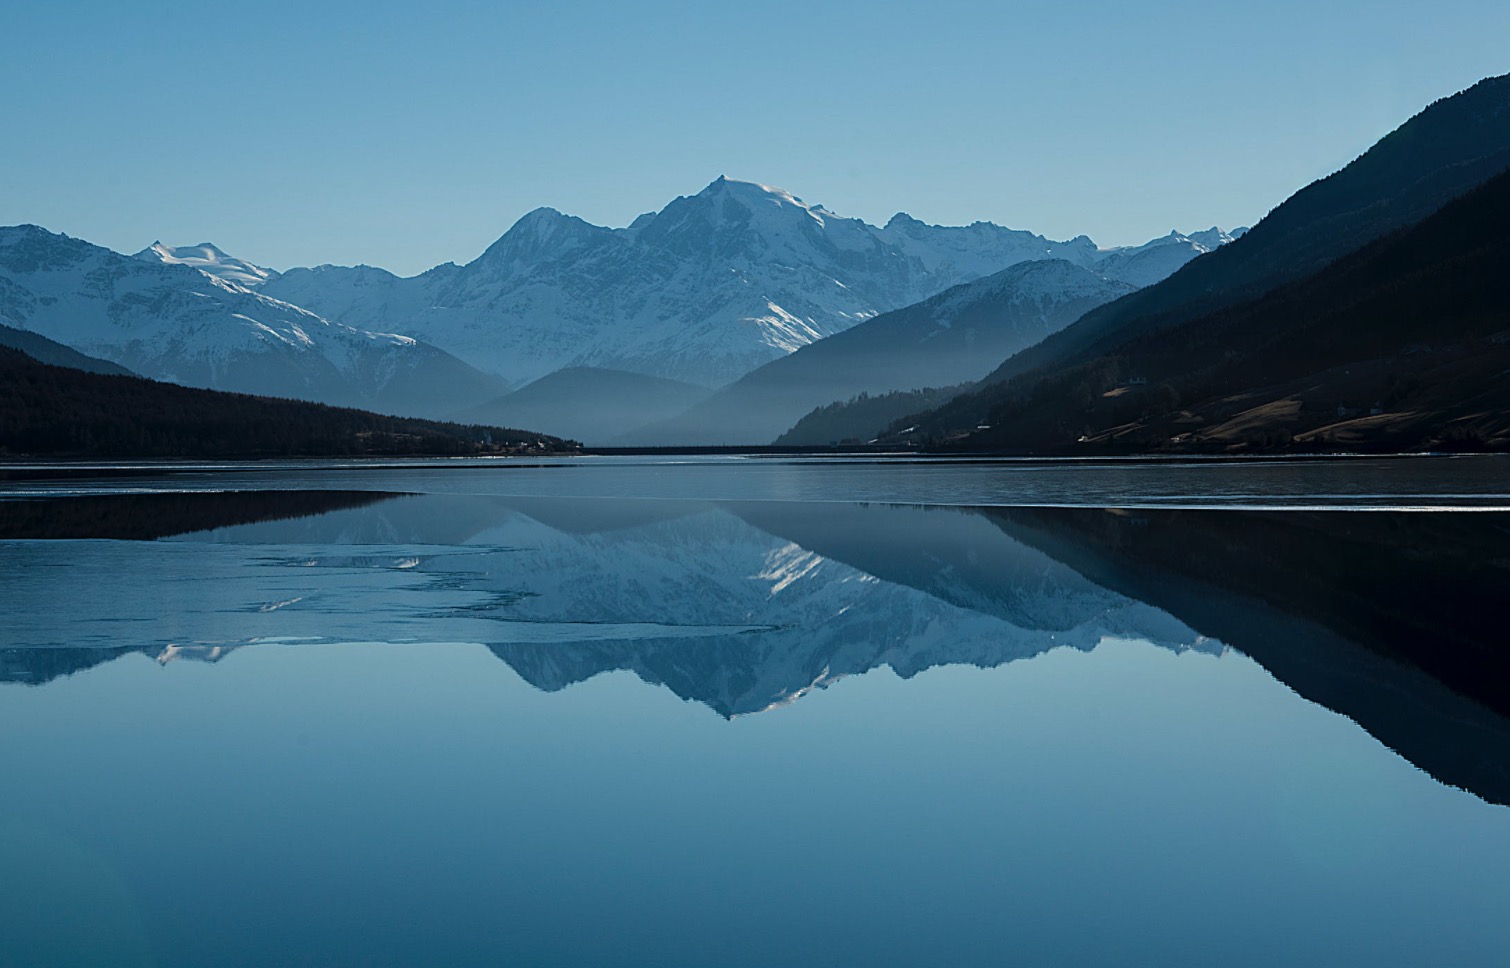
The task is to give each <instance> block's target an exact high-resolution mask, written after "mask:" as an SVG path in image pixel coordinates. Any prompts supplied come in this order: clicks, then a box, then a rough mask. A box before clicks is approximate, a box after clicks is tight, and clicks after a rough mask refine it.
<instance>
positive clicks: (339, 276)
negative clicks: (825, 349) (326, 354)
mask: <svg viewBox="0 0 1510 968" xmlns="http://www.w3.org/2000/svg"><path fill="white" fill-rule="evenodd" d="M1195 254H1196V252H1195V251H1194V249H1191V250H1190V253H1189V256H1188V257H1190V258H1193V257H1194V255H1195ZM1106 255H1107V254H1106V253H1103V252H1101V251H1100V250H1098V249H1097V248H1096V246H1095V244H1094V243H1093V242H1091V240H1090V239H1087V238H1085V237H1083V236H1082V237H1079V238H1076V239H1073V240H1071V241H1068V242H1054V241H1051V240H1049V239H1046V238H1044V237H1043V236H1039V235H1034V234H1033V233H1030V232H1023V231H1016V230H1012V229H1006V228H1002V227H1001V226H997V225H992V224H990V223H986V222H977V223H975V224H973V225H969V226H964V227H957V228H945V227H939V226H932V225H926V224H924V223H922V222H920V221H918V220H916V219H913V218H910V217H909V216H906V215H897V216H896V217H894V218H892V219H891V221H890V222H888V223H887V225H886V226H885V227H884V228H876V227H875V226H872V225H868V224H866V223H865V222H863V221H861V220H859V219H855V218H846V217H844V216H840V215H835V214H834V213H832V212H829V211H828V210H826V209H825V208H823V207H822V206H821V205H809V204H807V203H805V202H803V201H802V200H801V199H799V198H797V197H796V196H794V195H792V194H790V193H789V192H786V191H783V190H781V189H776V188H769V187H767V186H763V185H757V184H753V183H750V182H739V181H731V180H729V179H726V178H719V179H718V180H716V181H714V182H713V183H712V184H711V185H709V186H708V187H707V188H705V189H703V190H702V191H701V192H699V193H697V194H696V195H691V196H685V197H681V198H677V199H675V200H674V201H672V202H671V203H670V204H668V205H667V206H666V207H665V208H664V209H662V210H661V211H659V212H656V213H650V214H647V215H644V216H641V217H640V218H638V219H636V220H635V221H634V223H633V224H632V225H630V226H629V227H628V228H623V229H609V228H603V227H600V226H596V225H591V224H589V223H587V222H584V221H583V220H581V219H578V218H574V217H572V216H569V215H563V214H561V213H560V212H557V211H555V210H554V209H549V208H541V209H536V210H535V211H533V212H530V213H529V214H528V215H525V216H524V217H523V218H521V219H520V220H519V221H518V222H517V223H516V224H515V225H514V226H513V227H512V228H511V229H509V231H508V232H507V233H506V234H505V235H504V236H503V237H502V238H500V239H499V240H498V241H497V242H495V243H494V244H493V245H492V246H491V247H489V248H488V250H487V251H486V252H484V253H483V254H482V255H481V256H479V257H478V258H477V259H476V260H475V261H473V262H471V263H469V264H467V265H465V266H460V267H458V266H454V265H450V264H447V265H445V266H440V267H437V268H436V269H432V270H431V271H429V272H427V273H424V274H422V275H420V276H416V277H414V278H411V279H401V278H399V277H397V276H394V275H392V274H391V273H387V272H384V271H383V270H380V269H373V268H371V267H356V268H350V269H348V268H342V267H336V266H322V267H319V268H315V269H291V270H289V271H288V272H286V273H284V274H283V275H282V276H280V277H278V278H276V279H273V280H270V281H269V282H268V283H267V284H266V287H265V291H267V292H268V293H269V294H271V295H275V296H278V297H279V298H282V299H287V300H289V301H290V302H293V303H296V304H298V305H301V306H307V307H309V308H310V309H312V310H314V311H316V312H319V313H321V314H322V315H324V316H326V317H328V318H330V319H335V320H339V321H341V322H344V323H347V324H349V325H353V326H359V327H364V328H376V329H381V330H384V331H391V332H400V333H406V334H410V335H413V336H417V337H419V338H421V339H425V340H427V341H429V342H432V343H434V344H435V345H437V346H440V347H443V348H444V349H446V350H448V351H450V352H452V353H455V354H456V355H458V356H460V357H461V358H463V359H466V360H467V361H469V362H471V363H472V364H474V365H476V366H479V367H481V368H483V369H485V370H489V371H491V372H495V373H498V374H500V375H502V376H504V377H506V378H508V379H510V380H527V379H532V378H534V377H538V376H541V375H543V374H545V373H548V372H550V371H553V370H556V369H559V368H561V367H565V366H597V367H607V368H613V369H621V370H631V371H635V372H641V373H648V374H652V375H656V376H663V377H670V378H673V379H678V380H683V381H686V382H689V383H696V384H701V385H704V386H714V385H718V384H722V383H727V382H729V381H730V380H733V379H735V378H737V377H738V376H740V375H742V374H744V373H746V372H748V371H750V370H752V369H754V368H755V367H757V366H759V365H761V364H763V363H766V362H769V361H770V360H773V359H777V358H779V357H781V356H783V355H785V354H787V353H790V352H792V351H794V350H796V349H798V348H800V347H802V346H806V345H808V344H811V343H813V342H815V341H817V340H820V339H822V338H824V337H826V336H829V335H831V334H833V333H837V332H840V331H842V330H844V329H847V328H849V327H850V326H852V325H854V324H855V323H857V322H860V321H862V320H865V319H869V318H870V317H872V316H875V315H876V314H878V313H882V312H886V311H888V310H892V309H897V308H900V307H902V306H906V305H910V304H911V303H915V302H917V301H919V300H921V299H924V298H926V297H928V296H931V295H933V294H935V293H938V292H941V291H943V290H944V289H947V288H949V287H950V286H953V285H956V284H958V283H961V282H966V281H969V280H972V279H976V278H979V277H981V276H984V275H988V274H990V273H993V272H998V271H1000V270H1001V269H1003V268H1006V267H1007V266H1010V265H1014V264H1016V263H1019V262H1023V261H1027V260H1032V259H1065V260H1068V261H1070V262H1073V263H1075V264H1077V265H1091V264H1094V263H1096V262H1098V261H1099V260H1101V259H1102V258H1104V257H1106ZM1129 258H1130V257H1129Z"/></svg>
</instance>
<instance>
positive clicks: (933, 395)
mask: <svg viewBox="0 0 1510 968" xmlns="http://www.w3.org/2000/svg"><path fill="white" fill-rule="evenodd" d="M968 386H969V384H964V385H960V386H953V387H925V388H924V389H921V390H897V391H895V392H892V393H877V394H874V395H872V394H869V393H862V394H860V395H858V396H855V397H852V398H850V399H849V400H843V401H838V402H835V403H831V404H829V405H828V406H826V407H817V408H815V409H814V410H813V411H812V412H811V413H809V414H808V415H807V416H805V417H803V418H802V419H801V420H799V421H797V423H796V424H795V425H793V427H792V429H791V430H788V431H787V432H786V433H784V434H782V435H781V436H780V437H777V438H776V444H775V446H777V447H808V446H823V445H825V444H834V445H843V444H865V443H869V442H870V441H872V440H873V439H874V438H875V437H876V435H877V434H879V433H881V431H882V430H884V429H885V428H887V427H889V426H891V424H892V422H893V421H895V420H899V419H901V418H902V417H905V416H906V415H907V414H910V413H921V412H922V411H924V410H932V409H933V408H935V407H939V406H942V405H943V404H945V403H947V402H949V401H950V400H952V399H953V398H954V397H956V396H958V395H959V394H960V393H962V392H964V391H965V390H966V389H967V388H968Z"/></svg>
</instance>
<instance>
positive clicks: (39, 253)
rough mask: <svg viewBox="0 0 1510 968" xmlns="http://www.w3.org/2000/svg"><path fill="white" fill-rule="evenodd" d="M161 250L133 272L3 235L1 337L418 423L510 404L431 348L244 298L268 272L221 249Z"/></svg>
mask: <svg viewBox="0 0 1510 968" xmlns="http://www.w3.org/2000/svg"><path fill="white" fill-rule="evenodd" d="M161 248H162V251H161V252H159V251H158V250H157V248H156V247H154V248H153V249H149V250H148V251H147V253H144V254H143V256H142V257H138V258H130V257H127V256H123V255H120V254H118V253H115V252H112V251H110V250H109V249H104V248H101V247H99V246H96V245H91V244H89V243H88V242H84V241H81V240H78V239H71V238H69V237H68V236H65V235H54V234H53V233H51V232H47V231H46V230H44V229H40V228H37V227H36V226H15V227H9V228H0V323H4V324H6V325H10V326H14V327H16V328H18V329H24V330H29V331H31V332H35V333H39V334H41V335H43V336H46V337H48V338H50V339H53V340H56V341H58V342H60V343H63V344H65V345H68V346H70V347H73V348H74V349H76V350H79V351H81V352H84V353H87V354H89V355H91V356H97V357H101V358H103V359H107V360H111V361H113V362H116V363H119V364H121V365H123V366H125V367H127V368H129V369H131V370H133V371H135V372H137V373H139V374H141V375H143V376H148V377H152V378H154V379H159V380H167V381H169V382H173V383H182V384H186V385H189V386H199V387H208V388H211V389H216V390H235V391H241V392H247V393H261V394H270V395H276V396H288V397H297V398H301V399H307V400H318V401H321V402H325V403H335V404H342V405H351V406H365V407H369V408H372V409H378V410H387V411H390V412H412V413H420V414H444V413H449V412H451V411H453V410H455V409H456V406H457V405H458V404H459V402H460V401H464V400H477V399H487V398H488V397H490V396H495V395H496V394H497V392H498V391H499V386H498V383H497V381H496V380H494V379H492V378H490V377H487V376H485V375H483V374H481V373H479V372H477V371H475V370H473V369H472V368H470V367H468V366H467V365H466V364H463V363H462V362H461V361H460V360H457V359H455V358H454V357H451V356H450V355H449V354H446V353H444V352H442V351H440V350H437V349H435V348H434V347H432V346H429V345H426V344H423V343H420V342H418V341H416V340H414V339H412V338H410V337H407V336H397V335H388V334H383V333H374V332H366V331H363V330H358V329H353V328H351V327H349V326H344V325H340V324H337V323H332V322H330V321H328V320H326V319H323V318H321V317H320V316H317V315H315V314H314V313H311V312H308V311H306V310H304V309H300V308H299V307H297V306H294V305H291V304H289V303H287V302H283V301H281V300H278V299H274V298H272V297H270V296H268V295H266V294H264V293H262V292H259V291H253V290H251V289H248V288H246V287H245V286H242V285H240V284H238V283H237V282H235V281H234V280H233V277H235V276H236V275H240V274H243V272H244V271H251V270H254V269H255V268H256V267H251V266H250V264H249V263H243V262H241V261H240V260H232V259H229V257H225V256H224V254H223V253H221V252H220V251H219V250H218V249H215V248H214V247H213V246H202V247H196V248H195V250H194V251H196V252H199V253H200V254H199V255H198V256H190V255H185V254H184V252H185V250H182V249H179V250H170V249H167V247H161ZM175 253H177V254H175ZM149 255H150V256H152V258H148V257H147V256H149ZM196 261H199V262H203V263H204V264H203V265H196V264H195V263H196ZM257 271H262V270H257Z"/></svg>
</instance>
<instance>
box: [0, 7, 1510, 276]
mask: <svg viewBox="0 0 1510 968" xmlns="http://www.w3.org/2000/svg"><path fill="white" fill-rule="evenodd" d="M0 37H3V38H5V41H4V46H5V55H4V57H0V224H15V223H20V222H34V223H37V224H40V225H43V226H45V227H47V228H49V229H52V230H54V231H59V232H66V233H67V234H69V235H73V236H76V237H80V238H85V239H88V240H90V241H92V242H96V243H99V244H101V245H106V246H109V247H111V248H113V249H117V250H119V251H124V252H134V251H137V250H139V249H141V248H143V247H145V246H146V245H148V244H149V243H151V242H153V241H154V240H158V239H161V240H162V241H165V242H168V243H169V244H173V245H186V244H191V243H198V242H206V241H208V242H214V243H216V244H218V245H219V246H221V247H222V248H223V249H225V250H227V251H228V252H231V253H232V254H234V255H237V256H240V257H241V258H245V259H249V260H251V261H253V262H256V263H259V264H262V265H267V266H271V267H274V268H279V269H284V268H288V267H290V266H293V265H314V264H320V263H337V264H357V263H366V264H370V265H380V266H384V267H386V268H389V269H392V270H394V271H396V272H400V273H402V274H406V275H407V274H412V273H415V272H419V271H422V270H423V269H426V268H428V267H430V266H432V265H435V264H437V263H441V262H446V261H455V262H467V261H469V260H471V259H473V258H475V257H476V256H477V255H478V254H479V253H481V251H482V250H483V249H484V248H485V247H486V246H487V245H488V244H489V243H490V242H492V241H493V240H494V239H496V238H497V237H498V236H499V235H501V234H503V232H504V231H505V230H507V228H508V227H509V226H510V225H511V224H512V223H513V222H514V221H515V220H516V219H517V218H518V217H519V216H521V215H523V214H524V213H525V212H528V211H530V210H531V209H534V208H537V207H540V206H550V207H553V208H556V209H560V210H561V211H564V212H567V213H570V214H573V215H578V216H581V217H583V218H585V219H587V220H588V221H591V222H595V223H598V224H604V225H615V226H617V225H625V224H628V222H629V221H631V220H632V219H633V218H634V217H635V216H636V215H637V214H639V213H641V212H645V211H650V210H655V209H659V208H661V207H663V206H664V205H665V204H666V203H667V202H668V201H670V200H671V199H672V198H674V197H676V196H678V195H689V194H693V193H695V192H697V191H699V190H701V189H702V188H703V187H704V186H705V185H707V184H708V183H709V182H710V181H712V180H713V179H714V178H716V177H717V176H719V175H727V176H729V177H731V178H739V179H745V180H749V181H757V182H762V183H764V184H769V185H776V186H779V187H782V188H786V189H788V190H790V191H791V192H793V193H794V194H796V195H799V196H801V197H802V198H804V199H805V200H807V201H808V202H810V203H822V204H823V205H824V206H825V207H827V208H828V209H829V210H831V211H834V212H837V213H840V214H843V215H854V216H859V217H861V218H864V219H866V220H867V221H870V222H874V223H877V224H881V223H884V222H885V220H886V219H887V218H889V217H890V216H891V215H892V214H893V213H895V212H897V211H905V212H908V213H909V214H911V215H913V216H914V217H917V218H920V219H923V220H924V221H927V222H932V223H937V224H964V223H968V222H972V221H976V220H986V221H993V222H997V223H999V224H1003V225H1008V226H1011V227H1013V228H1022V229H1029V230H1032V231H1035V232H1040V233H1043V234H1045V235H1048V236H1050V237H1051V238H1056V239H1062V238H1069V237H1073V236H1075V235H1080V234H1086V235H1089V236H1091V237H1092V238H1093V239H1095V240H1096V241H1097V242H1098V243H1099V244H1101V245H1103V246H1109V245H1123V244H1135V243H1138V242H1142V241H1146V240H1147V239H1149V238H1152V237H1154V236H1157V235H1162V234H1165V233H1166V232H1168V231H1169V230H1170V229H1173V228H1178V229H1181V230H1185V231H1193V230H1197V229H1203V228H1207V227H1209V226H1211V225H1221V226H1223V227H1232V226H1235V225H1240V224H1251V223H1252V222H1254V221H1256V220H1257V219H1259V218H1261V217H1262V216H1263V215H1264V213H1265V212H1267V211H1268V210H1269V209H1271V208H1273V207H1274V206H1275V205H1277V204H1278V203H1279V202H1281V201H1283V200H1284V198H1285V197H1287V196H1288V195H1289V194H1291V193H1292V192H1294V191H1295V190H1296V189H1298V188H1300V187H1301V186H1303V185H1304V184H1306V183H1308V182H1310V181H1312V180H1314V179H1316V178H1318V177H1321V176H1323V175H1325V174H1328V173H1329V172H1331V171H1334V170H1335V169H1337V168H1339V167H1341V166H1342V165H1345V164H1346V163H1347V162H1349V161H1350V160H1352V159H1353V158H1354V157H1356V156H1357V155H1358V154H1360V153H1361V152H1362V151H1363V150H1365V149H1366V148H1367V147H1368V146H1369V145H1370V144H1371V143H1372V142H1374V141H1375V140H1377V139H1378V138H1379V137H1380V136H1382V135H1383V134H1385V133H1387V132H1388V131H1390V130H1391V129H1393V128H1394V127H1396V126H1398V125H1399V124H1400V123H1401V122H1403V121H1405V120H1406V119H1407V118H1409V117H1410V116H1411V115H1412V114H1414V113H1416V112H1417V111H1419V110H1420V109H1421V108H1423V107H1424V106H1425V105H1426V104H1428V103H1430V102H1431V101H1432V100H1434V99H1436V98H1439V97H1444V96H1447V95H1449V94H1452V93H1454V92H1456V91H1458V90H1460V89H1462V88H1464V87H1467V86H1469V85H1471V84H1472V83H1473V82H1475V81H1476V80H1478V79H1480V78H1482V77H1485V76H1489V75H1494V74H1502V73H1506V72H1510V4H1507V3H1504V2H1503V0H1495V2H1452V0H1443V2H1438V3H1433V4H1430V5H1425V4H1421V3H1419V2H1396V0H1372V2H1367V3H1361V2H1348V0H1331V2H1327V3H1317V2H1315V0H1308V2H1304V3H1299V2H1289V0H1275V2H1267V3H1263V4H1259V3H1242V4H1235V3H1213V2H1210V0H1202V2H1158V0H1149V2H1142V3H1128V2H1126V0H1119V2H1114V3H1113V2H1101V0H1079V2H1076V3H1073V4H1067V3H1053V2H1048V0H1038V2H1034V3H1013V2H989V0H934V2H931V3H926V4H924V3H915V4H914V3H907V4H903V3H890V2H886V0H869V2H825V0H806V2H751V3H717V2H707V0H703V2H697V3H684V2H660V0H651V2H639V3H633V2H631V3H625V2H599V0H587V2H581V3H569V2H557V3H521V2H515V3H456V2H445V0H435V2H429V3H425V4H418V3H413V2H409V3H397V2H389V0H371V2H367V3H363V4H354V3H352V4H336V3H321V2H317V0H316V2H304V3H285V2H282V0H268V2H262V3H258V4H255V5H247V6H227V5H224V4H213V5H212V4H196V3H191V2H182V0H180V2H177V3H172V4H165V3H156V2H150V0H138V2H133V3H120V2H118V0H109V2H98V0H79V2H74V3H57V2H56V0H52V2H33V0H6V2H5V3H4V4H3V5H0Z"/></svg>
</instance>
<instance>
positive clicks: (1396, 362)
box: [894, 172, 1510, 453]
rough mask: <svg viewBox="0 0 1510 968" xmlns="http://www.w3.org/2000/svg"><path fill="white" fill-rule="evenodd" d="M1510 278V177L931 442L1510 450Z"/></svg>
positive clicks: (969, 409)
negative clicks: (1509, 276) (1295, 278)
mask: <svg viewBox="0 0 1510 968" xmlns="http://www.w3.org/2000/svg"><path fill="white" fill-rule="evenodd" d="M1233 244H1234V245H1236V244H1237V243H1233ZM1507 265H1510V172H1507V173H1505V174H1501V175H1499V176H1497V177H1495V178H1493V179H1491V180H1490V181H1489V182H1487V183H1486V184H1484V185H1482V186H1480V187H1479V188H1478V189H1476V190H1474V191H1472V192H1470V193H1469V194H1467V195H1465V196H1464V197H1462V198H1459V199H1457V200H1456V201H1454V202H1452V203H1450V204H1448V205H1447V206H1446V207H1444V208H1443V209H1442V210H1441V211H1439V212H1437V213H1436V214H1434V215H1432V216H1431V217H1429V218H1427V219H1426V220H1424V221H1422V222H1420V223H1419V224H1417V225H1415V226H1413V227H1411V228H1408V229H1405V230H1402V231H1399V232H1396V233H1394V234H1393V235H1390V236H1387V237H1385V238H1383V239H1380V240H1377V241H1375V242H1373V243H1371V244H1370V245H1368V246H1366V247H1364V248H1363V249H1362V250H1360V251H1358V252H1355V253H1353V254H1351V255H1349V256H1346V257H1344V258H1342V259H1339V260H1337V261H1336V262H1334V263H1332V264H1331V265H1329V266H1327V267H1326V268H1325V269H1323V270H1321V271H1320V272H1318V273H1316V274H1314V275H1312V276H1310V277H1308V278H1306V279H1302V280H1299V281H1296V282H1292V283H1289V284H1287V285H1284V286H1280V287H1278V288H1276V289H1274V290H1272V291H1270V292H1269V293H1267V294H1265V295H1264V296H1262V297H1260V298H1257V299H1253V300H1249V301H1247V302H1244V303H1241V304H1238V305H1235V306H1231V307H1227V308H1225V309H1222V310H1218V311H1215V312H1212V313H1208V314H1206V315H1204V316H1202V317H1199V318H1197V319H1194V320H1191V321H1189V322H1186V323H1183V324H1180V325H1176V326H1170V327H1166V328H1162V329H1159V330H1156V331H1152V332H1147V333H1143V334H1141V335H1137V336H1134V337H1131V338H1129V339H1127V340H1126V341H1124V342H1122V343H1120V344H1119V345H1117V346H1115V347H1114V348H1113V349H1112V350H1110V351H1108V352H1105V353H1102V354H1100V355H1097V356H1095V357H1092V358H1091V359H1089V360H1086V361H1083V362H1080V363H1076V364H1072V365H1066V366H1061V367H1058V368H1050V369H1046V370H1043V371H1038V372H1035V373H1030V374H1026V375H1024V376H1023V377H1021V378H1019V379H1017V380H1013V381H1011V382H1009V383H1004V384H996V385H993V386H989V387H984V388H981V389H978V390H977V391H976V392H974V393H973V394H971V395H969V397H968V399H967V398H964V397H961V398H957V399H956V400H955V401H953V402H952V403H950V404H948V405H946V406H945V407H943V408H941V409H940V410H938V411H936V412H935V413H934V414H932V415H929V416H928V417H926V418H924V419H921V420H914V421H912V422H914V423H918V424H920V425H921V430H920V431H915V433H924V434H927V433H931V434H933V435H935V436H934V437H933V439H934V441H935V442H944V443H945V446H955V447H963V448H969V449H978V450H993V451H1007V452H1035V453H1087V452H1095V451H1098V450H1110V451H1119V452H1139V451H1160V450H1174V451H1181V450H1196V451H1236V450H1246V451H1264V450H1276V449H1278V450H1302V451H1328V450H1365V451H1395V452H1398V451H1412V450H1434V449H1465V450H1477V449H1510V380H1507V379H1506V378H1505V374H1506V373H1510V285H1507V284H1506V276H1505V267H1506V266H1507ZM977 422H979V423H981V424H984V425H985V426H984V429H976V425H977ZM894 429H895V430H900V429H902V428H901V427H896V428H894ZM950 438H952V440H951V439H950Z"/></svg>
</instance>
